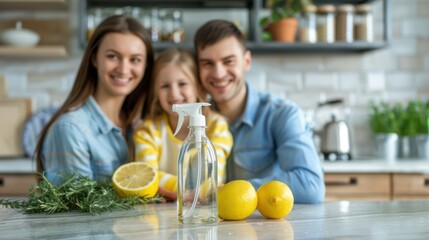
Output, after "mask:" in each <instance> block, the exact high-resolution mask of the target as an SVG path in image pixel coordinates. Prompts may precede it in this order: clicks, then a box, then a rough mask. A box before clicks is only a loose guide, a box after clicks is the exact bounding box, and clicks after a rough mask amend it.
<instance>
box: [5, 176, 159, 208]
mask: <svg viewBox="0 0 429 240" xmlns="http://www.w3.org/2000/svg"><path fill="white" fill-rule="evenodd" d="M41 177H42V181H41V182H40V183H37V184H35V185H33V186H32V187H31V189H30V193H29V194H28V199H27V200H10V199H0V205H3V206H5V207H9V208H14V209H20V210H22V211H23V212H25V213H58V212H67V211H72V210H80V211H81V212H89V213H91V214H101V213H102V212H105V211H112V210H113V209H130V208H132V207H133V206H135V205H138V204H142V203H143V204H145V203H150V202H164V201H165V200H164V198H162V197H161V196H159V195H157V196H155V197H153V198H146V197H139V196H129V197H126V198H121V197H119V196H118V195H117V194H116V192H115V189H114V188H113V186H112V184H111V182H107V181H106V182H96V181H92V180H90V179H89V178H87V177H84V176H79V175H76V174H71V175H69V176H67V177H66V178H65V179H66V180H65V181H64V182H63V183H62V184H61V185H59V186H55V185H53V184H52V183H51V182H50V181H49V180H48V179H47V178H46V176H45V175H44V174H41Z"/></svg>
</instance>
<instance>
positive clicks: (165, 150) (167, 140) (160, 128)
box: [134, 112, 233, 192]
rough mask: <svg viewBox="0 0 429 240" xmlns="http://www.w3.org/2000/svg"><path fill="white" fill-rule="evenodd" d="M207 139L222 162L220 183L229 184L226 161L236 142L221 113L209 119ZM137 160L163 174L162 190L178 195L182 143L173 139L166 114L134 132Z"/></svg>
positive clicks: (213, 114) (214, 114) (219, 162)
mask: <svg viewBox="0 0 429 240" xmlns="http://www.w3.org/2000/svg"><path fill="white" fill-rule="evenodd" d="M206 134H207V137H208V138H209V139H210V141H211V142H212V143H213V146H214V148H215V150H216V155H217V160H218V184H219V185H220V184H223V183H225V181H226V159H227V158H228V156H229V154H230V152H231V148H232V144H233V140H232V135H231V133H230V132H229V130H228V123H227V122H226V120H225V119H224V118H223V117H222V116H221V115H219V114H218V113H215V112H211V113H210V115H209V116H208V117H207V129H206ZM134 143H135V147H136V148H135V149H136V155H135V156H136V161H144V162H146V163H148V164H150V165H152V166H153V167H155V168H156V169H158V171H159V176H160V179H159V180H160V187H163V188H165V189H167V190H170V191H174V192H177V165H178V164H177V157H178V155H179V151H180V147H181V146H182V144H183V141H182V140H179V139H177V138H176V137H174V136H173V132H172V130H171V127H170V124H169V123H168V117H167V115H166V114H162V115H160V116H158V117H157V118H156V119H154V120H152V119H147V120H144V121H143V122H142V123H141V125H140V127H139V128H138V129H137V131H136V132H135V133H134Z"/></svg>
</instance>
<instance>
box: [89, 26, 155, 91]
mask: <svg viewBox="0 0 429 240" xmlns="http://www.w3.org/2000/svg"><path fill="white" fill-rule="evenodd" d="M146 55H147V51H146V46H145V44H144V42H143V41H142V40H141V39H140V38H139V37H137V36H136V35H133V34H131V33H109V34H107V35H106V36H105V37H104V38H103V40H102V41H101V43H100V46H99V48H98V51H97V54H96V55H95V56H94V57H93V59H92V60H93V64H94V66H95V67H96V68H97V73H98V84H97V90H96V95H97V96H104V97H106V96H123V97H126V96H127V95H128V94H130V93H131V92H132V91H133V90H134V89H135V88H136V87H137V85H138V84H139V83H140V81H141V80H142V78H143V75H144V71H145V67H146Z"/></svg>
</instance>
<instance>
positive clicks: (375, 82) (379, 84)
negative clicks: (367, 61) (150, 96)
mask: <svg viewBox="0 0 429 240" xmlns="http://www.w3.org/2000/svg"><path fill="white" fill-rule="evenodd" d="M385 88H386V80H385V77H384V73H383V72H368V73H366V89H367V91H370V92H372V91H383V90H384V89H385Z"/></svg>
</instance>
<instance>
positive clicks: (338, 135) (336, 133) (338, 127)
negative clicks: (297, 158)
mask: <svg viewBox="0 0 429 240" xmlns="http://www.w3.org/2000/svg"><path fill="white" fill-rule="evenodd" d="M328 105H330V106H334V109H337V110H338V109H343V112H345V111H344V106H343V100H342V99H333V100H329V101H325V102H322V103H319V105H318V108H317V109H319V108H322V107H324V106H328ZM331 111H332V112H331V113H330V120H329V121H327V122H326V123H325V124H324V125H323V127H322V129H320V130H318V131H315V133H316V134H317V135H318V136H319V137H320V153H321V154H322V155H323V158H324V159H325V160H328V161H348V160H351V159H352V154H351V136H350V129H349V126H348V124H347V123H346V121H345V120H344V119H339V116H338V115H340V114H338V111H333V110H331ZM316 117H317V116H316ZM343 118H345V114H343Z"/></svg>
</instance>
